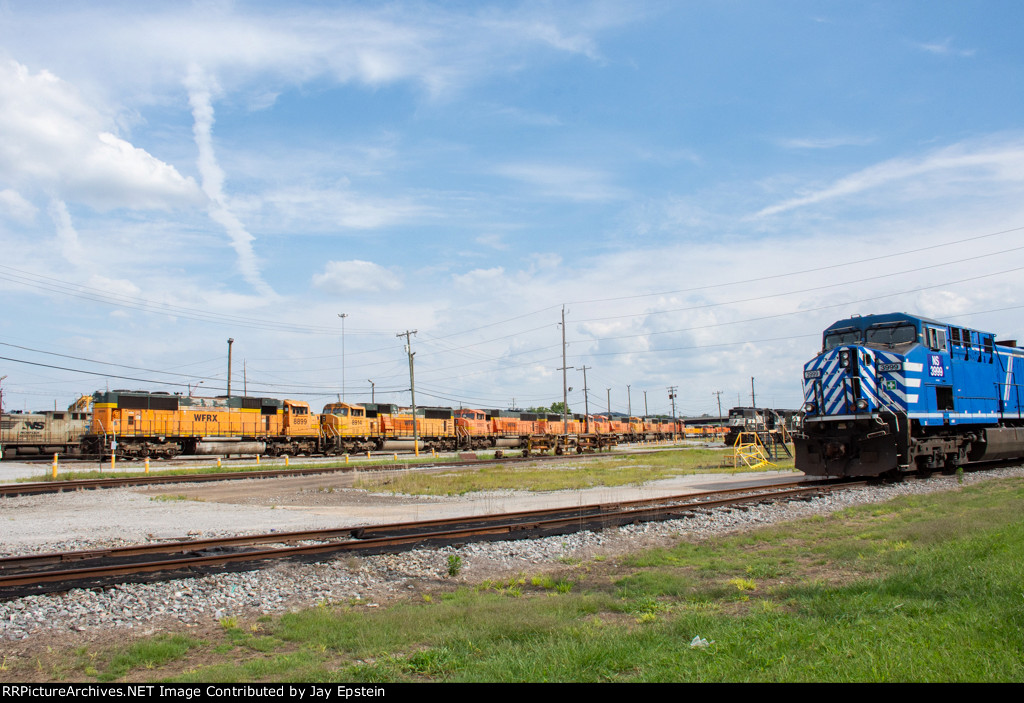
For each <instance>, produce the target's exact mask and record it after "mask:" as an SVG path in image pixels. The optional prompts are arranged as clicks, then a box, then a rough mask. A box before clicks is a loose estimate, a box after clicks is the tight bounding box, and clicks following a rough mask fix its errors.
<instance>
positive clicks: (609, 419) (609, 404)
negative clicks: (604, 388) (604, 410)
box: [608, 388, 612, 422]
mask: <svg viewBox="0 0 1024 703" xmlns="http://www.w3.org/2000/svg"><path fill="white" fill-rule="evenodd" d="M611 421H612V389H611V388H609V389H608V422H611Z"/></svg>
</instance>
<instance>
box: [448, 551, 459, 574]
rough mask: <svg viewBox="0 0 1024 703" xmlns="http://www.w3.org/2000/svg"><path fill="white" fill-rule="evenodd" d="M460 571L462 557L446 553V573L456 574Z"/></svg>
mask: <svg viewBox="0 0 1024 703" xmlns="http://www.w3.org/2000/svg"><path fill="white" fill-rule="evenodd" d="M460 571H462V557H460V556H459V555H458V554H449V555H448V575H449V576H452V577H454V576H458V575H459V572H460Z"/></svg>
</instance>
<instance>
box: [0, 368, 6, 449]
mask: <svg viewBox="0 0 1024 703" xmlns="http://www.w3.org/2000/svg"><path fill="white" fill-rule="evenodd" d="M6 378H7V375H6V374H4V375H3V376H0V384H3V380H4V379H6ZM0 414H3V386H2V385H0ZM0 458H3V444H2V443H0Z"/></svg>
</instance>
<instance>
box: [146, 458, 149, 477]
mask: <svg viewBox="0 0 1024 703" xmlns="http://www.w3.org/2000/svg"><path fill="white" fill-rule="evenodd" d="M146 473H147V474H148V473H149V457H148V456H147V457H146Z"/></svg>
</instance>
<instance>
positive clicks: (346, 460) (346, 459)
mask: <svg viewBox="0 0 1024 703" xmlns="http://www.w3.org/2000/svg"><path fill="white" fill-rule="evenodd" d="M345 463H346V464H347V463H348V454H346V455H345Z"/></svg>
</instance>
